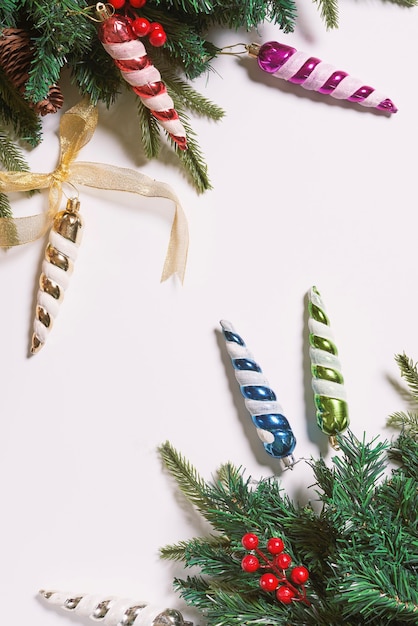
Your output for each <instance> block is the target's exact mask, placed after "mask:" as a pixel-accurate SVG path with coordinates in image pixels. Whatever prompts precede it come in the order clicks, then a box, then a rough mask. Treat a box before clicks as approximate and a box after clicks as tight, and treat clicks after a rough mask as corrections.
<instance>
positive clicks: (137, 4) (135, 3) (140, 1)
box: [129, 0, 147, 9]
mask: <svg viewBox="0 0 418 626" xmlns="http://www.w3.org/2000/svg"><path fill="white" fill-rule="evenodd" d="M146 2H147V0H129V4H130V5H131V7H134V9H142V7H143V6H144V4H146Z"/></svg>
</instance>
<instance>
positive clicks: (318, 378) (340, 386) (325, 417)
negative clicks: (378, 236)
mask: <svg viewBox="0 0 418 626" xmlns="http://www.w3.org/2000/svg"><path fill="white" fill-rule="evenodd" d="M308 310H309V319H308V327H309V343H310V347H309V356H310V359H311V372H312V389H313V391H314V401H315V406H316V409H317V411H316V418H317V423H318V426H319V428H320V429H321V430H322V432H323V433H325V434H326V435H328V437H329V441H330V443H331V445H332V446H333V447H334V448H337V447H338V443H337V435H338V434H340V433H343V432H344V431H345V430H346V428H348V426H349V424H350V419H349V415H348V405H347V401H346V397H347V394H346V391H345V387H344V378H343V376H342V374H341V363H340V361H339V359H338V350H337V347H336V345H335V343H334V340H333V334H332V330H331V327H330V323H329V319H328V316H327V314H326V310H325V306H324V303H323V301H322V298H321V296H320V294H319V292H318V290H317V289H316V287H312V288H311V290H310V292H309V302H308Z"/></svg>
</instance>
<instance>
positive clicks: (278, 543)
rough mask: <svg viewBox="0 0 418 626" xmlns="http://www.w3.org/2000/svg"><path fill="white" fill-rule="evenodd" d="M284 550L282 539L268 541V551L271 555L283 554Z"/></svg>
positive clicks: (275, 538) (274, 538)
mask: <svg viewBox="0 0 418 626" xmlns="http://www.w3.org/2000/svg"><path fill="white" fill-rule="evenodd" d="M283 549H284V543H283V541H282V540H281V539H280V537H272V538H271V539H269V540H268V542H267V550H268V551H269V552H270V554H280V552H283Z"/></svg>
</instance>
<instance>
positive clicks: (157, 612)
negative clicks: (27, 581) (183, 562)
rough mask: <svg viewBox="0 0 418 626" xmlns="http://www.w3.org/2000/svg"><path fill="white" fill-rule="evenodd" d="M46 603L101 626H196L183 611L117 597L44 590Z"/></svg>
mask: <svg viewBox="0 0 418 626" xmlns="http://www.w3.org/2000/svg"><path fill="white" fill-rule="evenodd" d="M39 593H40V595H41V596H42V598H43V599H44V600H46V601H47V602H48V604H51V605H53V606H55V607H58V608H59V609H62V610H63V611H67V612H68V613H72V614H73V615H76V616H78V617H80V618H88V619H91V620H92V621H94V622H96V624H102V626H193V625H192V622H187V621H185V620H184V619H183V616H182V614H181V613H180V611H177V610H176V609H167V608H164V607H161V606H155V605H151V604H148V603H147V602H143V601H138V600H132V599H129V598H117V597H115V596H105V595H93V594H82V593H68V592H62V591H45V590H41V591H40V592H39Z"/></svg>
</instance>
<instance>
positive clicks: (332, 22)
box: [313, 0, 338, 29]
mask: <svg viewBox="0 0 418 626" xmlns="http://www.w3.org/2000/svg"><path fill="white" fill-rule="evenodd" d="M313 2H315V4H317V5H318V8H319V11H320V14H321V18H322V19H323V20H324V22H325V26H326V28H327V29H331V28H337V27H338V0H313Z"/></svg>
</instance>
